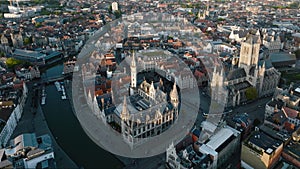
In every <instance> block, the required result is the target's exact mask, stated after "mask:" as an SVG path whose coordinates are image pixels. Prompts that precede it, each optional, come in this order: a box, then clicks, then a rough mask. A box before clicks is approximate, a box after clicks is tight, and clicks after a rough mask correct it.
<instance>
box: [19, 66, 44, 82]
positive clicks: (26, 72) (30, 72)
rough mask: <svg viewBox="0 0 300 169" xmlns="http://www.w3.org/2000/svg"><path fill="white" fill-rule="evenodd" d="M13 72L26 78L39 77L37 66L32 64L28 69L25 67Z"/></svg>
mask: <svg viewBox="0 0 300 169" xmlns="http://www.w3.org/2000/svg"><path fill="white" fill-rule="evenodd" d="M15 72H16V75H17V77H19V78H24V79H26V80H32V79H36V78H40V77H41V73H40V70H39V68H38V67H37V66H33V67H31V66H30V67H29V68H28V69H26V68H21V69H16V70H15Z"/></svg>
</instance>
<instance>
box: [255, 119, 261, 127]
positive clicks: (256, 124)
mask: <svg viewBox="0 0 300 169" xmlns="http://www.w3.org/2000/svg"><path fill="white" fill-rule="evenodd" d="M260 123H261V121H260V120H259V119H257V118H256V119H254V120H253V126H258V125H260Z"/></svg>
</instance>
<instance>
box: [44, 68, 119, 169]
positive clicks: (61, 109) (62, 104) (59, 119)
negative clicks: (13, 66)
mask: <svg viewBox="0 0 300 169" xmlns="http://www.w3.org/2000/svg"><path fill="white" fill-rule="evenodd" d="M62 70H63V65H62V64H58V65H56V66H54V67H51V68H49V69H47V70H46V71H45V72H42V78H45V77H54V76H59V75H61V72H62ZM46 93H47V100H46V105H44V106H43V111H44V114H45V117H46V121H47V123H48V126H49V128H50V130H51V132H52V134H53V136H54V137H55V138H56V141H57V143H58V144H59V145H60V146H61V148H62V149H63V150H64V151H65V152H66V153H67V154H68V155H69V157H70V158H71V159H72V160H73V161H74V162H75V163H76V164H77V165H78V166H79V167H84V168H105V169H106V168H113V169H118V168H122V167H123V164H122V163H121V162H120V161H119V160H118V159H117V158H116V157H115V156H114V155H112V154H111V153H109V152H107V151H106V150H103V149H102V148H100V147H99V146H97V145H96V144H95V143H94V142H93V141H92V140H91V139H90V138H89V137H88V136H87V135H86V134H85V132H84V131H83V129H82V128H81V125H80V123H79V121H78V120H77V118H76V117H75V116H74V114H73V112H72V108H71V105H70V103H69V100H62V99H61V93H59V92H58V91H57V90H56V87H55V86H54V84H51V85H48V86H46ZM68 99H70V98H68Z"/></svg>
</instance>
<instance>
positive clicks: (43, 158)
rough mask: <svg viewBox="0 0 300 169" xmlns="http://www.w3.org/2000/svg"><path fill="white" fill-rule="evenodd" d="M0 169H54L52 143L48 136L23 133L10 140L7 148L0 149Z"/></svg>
mask: <svg viewBox="0 0 300 169" xmlns="http://www.w3.org/2000/svg"><path fill="white" fill-rule="evenodd" d="M0 157H1V158H0V166H1V168H7V167H10V166H11V167H13V168H39V167H41V168H43V167H45V166H48V168H56V165H55V161H54V152H53V148H52V141H51V138H50V136H49V135H48V134H45V135H42V136H39V137H37V136H36V134H35V133H25V134H21V135H19V136H17V137H16V138H14V139H12V140H11V142H10V144H9V146H7V147H6V148H4V149H0Z"/></svg>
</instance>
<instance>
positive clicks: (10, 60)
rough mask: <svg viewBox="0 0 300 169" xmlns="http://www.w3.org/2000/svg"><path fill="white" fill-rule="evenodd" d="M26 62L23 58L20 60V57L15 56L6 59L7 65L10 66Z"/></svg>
mask: <svg viewBox="0 0 300 169" xmlns="http://www.w3.org/2000/svg"><path fill="white" fill-rule="evenodd" d="M23 63H24V62H23V61H21V60H18V59H15V58H8V59H7V60H6V66H7V67H8V68H13V67H15V66H16V65H20V64H23Z"/></svg>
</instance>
